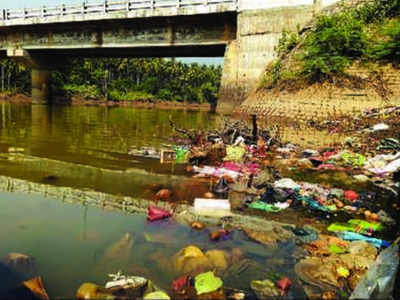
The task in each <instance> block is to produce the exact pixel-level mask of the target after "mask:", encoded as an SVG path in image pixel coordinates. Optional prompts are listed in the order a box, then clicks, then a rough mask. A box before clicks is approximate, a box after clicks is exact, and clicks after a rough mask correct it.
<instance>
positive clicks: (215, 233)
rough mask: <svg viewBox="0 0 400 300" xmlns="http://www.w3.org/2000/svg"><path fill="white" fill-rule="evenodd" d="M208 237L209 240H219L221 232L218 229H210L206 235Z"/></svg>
mask: <svg viewBox="0 0 400 300" xmlns="http://www.w3.org/2000/svg"><path fill="white" fill-rule="evenodd" d="M208 236H209V237H210V240H212V241H219V239H220V238H221V232H220V231H212V232H210V233H209V235H208Z"/></svg>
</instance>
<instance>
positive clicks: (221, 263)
mask: <svg viewBox="0 0 400 300" xmlns="http://www.w3.org/2000/svg"><path fill="white" fill-rule="evenodd" d="M205 255H206V257H207V258H208V260H209V261H210V263H211V264H212V265H213V267H214V268H215V269H217V272H220V271H225V270H226V268H227V267H228V255H227V254H226V253H225V251H223V250H209V251H207V252H206V254H205Z"/></svg>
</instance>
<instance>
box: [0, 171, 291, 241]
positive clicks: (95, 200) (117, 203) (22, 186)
mask: <svg viewBox="0 0 400 300" xmlns="http://www.w3.org/2000/svg"><path fill="white" fill-rule="evenodd" d="M0 191H3V192H18V193H27V194H36V195H40V196H44V197H49V198H54V199H58V200H61V201H62V202H64V203H70V204H78V205H84V206H94V207H98V208H101V209H104V210H111V211H120V212H123V213H126V214H145V213H147V209H148V206H149V204H151V203H152V201H149V200H145V199H138V198H133V197H129V196H118V195H112V194H107V193H102V192H96V191H93V190H80V189H74V188H70V187H59V186H53V185H48V184H41V183H34V182H29V181H26V180H21V179H16V178H12V177H7V176H0ZM153 204H154V203H153ZM157 207H159V208H163V209H168V210H174V219H175V220H176V221H177V222H178V223H181V224H184V225H189V224H191V223H192V222H193V221H200V222H203V223H205V224H208V225H216V224H218V223H220V222H221V218H219V217H213V216H206V215H198V214H196V213H195V212H194V210H193V207H192V206H189V205H184V204H179V205H173V204H171V203H168V202H161V201H160V202H158V203H157ZM227 218H228V222H229V225H230V226H234V227H237V228H241V229H252V230H257V231H263V232H272V231H274V232H276V231H279V232H282V233H284V236H285V237H286V238H290V237H293V233H292V232H291V231H289V230H288V228H289V227H294V225H289V224H284V223H279V222H275V221H268V220H265V219H262V218H259V217H251V216H244V215H238V214H233V213H232V215H230V216H229V217H227Z"/></svg>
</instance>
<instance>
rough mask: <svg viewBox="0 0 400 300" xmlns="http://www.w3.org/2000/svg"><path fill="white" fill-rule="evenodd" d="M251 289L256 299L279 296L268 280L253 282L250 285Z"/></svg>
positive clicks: (273, 285)
mask: <svg viewBox="0 0 400 300" xmlns="http://www.w3.org/2000/svg"><path fill="white" fill-rule="evenodd" d="M250 287H251V289H252V290H253V291H254V293H255V294H256V296H257V298H258V299H269V298H271V297H278V296H279V295H280V292H279V289H278V288H277V287H276V286H275V284H274V283H273V282H272V281H271V280H269V279H265V280H253V281H252V282H251V283H250Z"/></svg>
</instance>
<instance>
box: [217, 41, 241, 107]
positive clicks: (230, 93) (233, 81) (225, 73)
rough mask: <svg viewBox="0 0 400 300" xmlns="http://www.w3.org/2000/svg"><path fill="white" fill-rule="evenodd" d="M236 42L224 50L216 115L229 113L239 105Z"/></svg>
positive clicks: (232, 42) (230, 43)
mask: <svg viewBox="0 0 400 300" xmlns="http://www.w3.org/2000/svg"><path fill="white" fill-rule="evenodd" d="M238 51H239V49H238V42H237V41H236V40H235V41H231V42H229V44H228V45H227V46H226V48H225V56H224V65H223V69H222V78H221V86H220V88H219V93H218V106H217V112H218V113H229V112H231V111H233V109H234V108H235V106H236V105H240V103H241V95H240V89H239V88H238V74H239V57H238Z"/></svg>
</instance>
